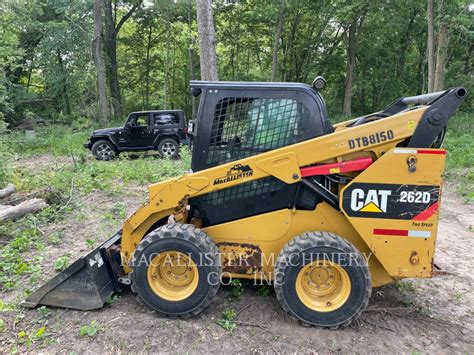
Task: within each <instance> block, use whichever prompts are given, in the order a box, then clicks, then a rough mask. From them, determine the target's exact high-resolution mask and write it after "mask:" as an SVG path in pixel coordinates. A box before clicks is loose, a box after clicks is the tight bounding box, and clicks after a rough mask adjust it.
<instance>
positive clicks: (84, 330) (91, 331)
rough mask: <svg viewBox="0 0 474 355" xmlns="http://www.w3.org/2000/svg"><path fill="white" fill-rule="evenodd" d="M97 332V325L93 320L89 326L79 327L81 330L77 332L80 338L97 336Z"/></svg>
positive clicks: (98, 327)
mask: <svg viewBox="0 0 474 355" xmlns="http://www.w3.org/2000/svg"><path fill="white" fill-rule="evenodd" d="M99 330H100V326H99V324H98V323H97V322H96V321H95V320H93V321H91V323H90V324H89V325H85V326H83V327H81V329H80V330H79V335H80V336H81V337H85V336H88V337H93V336H95V335H96V334H97V332H98V331H99Z"/></svg>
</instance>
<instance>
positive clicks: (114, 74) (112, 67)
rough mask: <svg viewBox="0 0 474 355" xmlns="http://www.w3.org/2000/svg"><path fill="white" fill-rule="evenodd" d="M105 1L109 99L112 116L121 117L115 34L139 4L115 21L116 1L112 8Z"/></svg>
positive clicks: (106, 0) (110, 3)
mask: <svg viewBox="0 0 474 355" xmlns="http://www.w3.org/2000/svg"><path fill="white" fill-rule="evenodd" d="M103 1H104V2H105V38H106V40H105V46H106V50H105V53H106V55H107V77H108V84H109V91H110V99H111V103H112V110H113V116H114V117H115V118H123V117H122V96H121V94H120V81H119V75H118V62H117V36H118V34H119V31H120V29H121V28H122V26H123V24H124V23H125V22H126V21H127V20H128V19H129V18H130V16H132V14H133V13H134V12H135V10H136V9H137V8H138V7H139V6H140V4H141V1H140V2H139V3H138V4H134V5H133V6H132V8H131V9H130V10H129V11H128V12H127V13H126V14H125V15H124V16H123V17H122V18H121V19H120V21H119V22H118V23H116V19H117V2H115V6H114V8H112V1H111V0H103Z"/></svg>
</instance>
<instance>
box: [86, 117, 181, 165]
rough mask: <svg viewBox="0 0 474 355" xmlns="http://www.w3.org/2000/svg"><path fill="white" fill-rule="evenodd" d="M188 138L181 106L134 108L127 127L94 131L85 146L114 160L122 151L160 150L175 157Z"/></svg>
mask: <svg viewBox="0 0 474 355" xmlns="http://www.w3.org/2000/svg"><path fill="white" fill-rule="evenodd" d="M187 142H188V134H187V126H186V119H185V117H184V112H183V111H181V110H167V111H143V112H132V113H130V114H129V115H128V119H127V122H126V123H125V125H124V126H123V127H116V128H105V129H99V130H97V131H94V132H92V134H91V137H90V138H89V141H88V142H87V143H85V144H84V147H85V148H88V149H90V150H91V151H92V154H94V156H95V157H96V158H97V159H99V160H110V159H113V158H114V157H115V156H117V155H118V154H119V153H120V152H125V151H137V150H154V149H156V150H158V151H159V152H160V154H162V155H163V156H165V157H169V158H175V157H176V156H177V155H178V151H179V145H180V144H186V143H187Z"/></svg>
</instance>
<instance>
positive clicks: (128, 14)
mask: <svg viewBox="0 0 474 355" xmlns="http://www.w3.org/2000/svg"><path fill="white" fill-rule="evenodd" d="M140 4H141V1H140V2H139V3H138V4H135V5H133V6H132V8H131V9H130V11H128V12H127V13H126V14H125V15H124V16H123V17H122V18H121V19H120V21H119V23H118V24H117V26H116V27H115V30H114V36H115V37H116V36H117V35H118V33H119V31H120V29H121V28H122V26H123V24H124V23H125V21H127V20H128V19H129V18H130V16H132V15H133V13H134V12H135V10H136V9H138V6H139V5H140ZM115 11H117V10H115Z"/></svg>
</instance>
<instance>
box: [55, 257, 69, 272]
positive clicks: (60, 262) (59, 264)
mask: <svg viewBox="0 0 474 355" xmlns="http://www.w3.org/2000/svg"><path fill="white" fill-rule="evenodd" d="M69 259H70V258H69V255H63V256H60V257H59V258H57V259H56V260H55V261H54V264H53V267H54V270H56V271H58V272H59V271H63V270H64V269H66V268H67V267H68V265H69Z"/></svg>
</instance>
